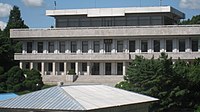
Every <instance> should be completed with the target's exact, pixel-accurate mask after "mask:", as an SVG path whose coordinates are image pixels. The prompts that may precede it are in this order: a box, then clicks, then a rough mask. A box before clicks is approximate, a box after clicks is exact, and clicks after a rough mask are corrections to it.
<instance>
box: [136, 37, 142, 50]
mask: <svg viewBox="0 0 200 112" xmlns="http://www.w3.org/2000/svg"><path fill="white" fill-rule="evenodd" d="M140 51H141V44H140V40H139V39H136V40H135V53H140Z"/></svg>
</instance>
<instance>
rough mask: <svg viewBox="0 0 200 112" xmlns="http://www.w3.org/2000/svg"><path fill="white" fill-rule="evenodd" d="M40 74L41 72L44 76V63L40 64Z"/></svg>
mask: <svg viewBox="0 0 200 112" xmlns="http://www.w3.org/2000/svg"><path fill="white" fill-rule="evenodd" d="M41 67H42V68H41V72H42V75H44V62H41Z"/></svg>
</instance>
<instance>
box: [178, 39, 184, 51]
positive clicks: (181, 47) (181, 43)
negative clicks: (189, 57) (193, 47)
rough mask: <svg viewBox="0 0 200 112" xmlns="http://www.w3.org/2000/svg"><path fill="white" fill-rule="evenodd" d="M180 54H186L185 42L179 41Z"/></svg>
mask: <svg viewBox="0 0 200 112" xmlns="http://www.w3.org/2000/svg"><path fill="white" fill-rule="evenodd" d="M179 52H185V40H184V39H181V40H179Z"/></svg>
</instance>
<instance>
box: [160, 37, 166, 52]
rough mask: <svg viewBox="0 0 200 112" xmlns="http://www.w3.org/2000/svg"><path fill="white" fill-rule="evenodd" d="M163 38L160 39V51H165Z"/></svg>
mask: <svg viewBox="0 0 200 112" xmlns="http://www.w3.org/2000/svg"><path fill="white" fill-rule="evenodd" d="M165 49H166V48H165V39H161V40H160V52H165Z"/></svg>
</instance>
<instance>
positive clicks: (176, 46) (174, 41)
mask: <svg viewBox="0 0 200 112" xmlns="http://www.w3.org/2000/svg"><path fill="white" fill-rule="evenodd" d="M172 41H173V42H172V45H173V52H178V40H177V39H173V40H172Z"/></svg>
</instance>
